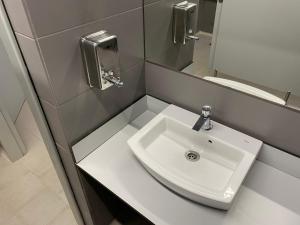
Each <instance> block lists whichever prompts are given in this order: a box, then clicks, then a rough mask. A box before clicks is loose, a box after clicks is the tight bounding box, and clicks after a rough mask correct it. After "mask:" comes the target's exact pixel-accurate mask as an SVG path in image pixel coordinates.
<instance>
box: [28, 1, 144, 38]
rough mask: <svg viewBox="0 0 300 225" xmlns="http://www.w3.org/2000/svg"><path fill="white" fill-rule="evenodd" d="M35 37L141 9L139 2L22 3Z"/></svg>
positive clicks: (140, 2)
mask: <svg viewBox="0 0 300 225" xmlns="http://www.w3.org/2000/svg"><path fill="white" fill-rule="evenodd" d="M24 1H25V2H26V3H27V7H28V11H29V13H30V16H31V18H32V21H33V25H34V27H35V30H36V34H37V36H38V37H41V36H45V35H48V34H52V33H55V32H58V31H62V30H65V29H68V28H71V27H74V26H78V25H82V24H85V23H87V22H91V21H95V20H98V19H101V18H105V17H109V16H112V15H114V14H119V13H121V12H124V11H128V10H130V9H134V8H137V7H141V6H142V0H127V1H124V0H123V1H120V0H101V1H100V0H51V1H41V0H24Z"/></svg>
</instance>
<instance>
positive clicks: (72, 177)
mask: <svg viewBox="0 0 300 225" xmlns="http://www.w3.org/2000/svg"><path fill="white" fill-rule="evenodd" d="M57 149H58V153H59V155H60V158H61V160H62V163H63V166H64V169H65V171H66V174H67V177H68V179H69V181H70V183H71V186H72V190H73V192H74V194H75V198H76V201H77V203H78V206H79V208H80V211H81V213H82V215H83V218H84V221H85V223H86V224H87V225H94V224H93V222H92V217H91V214H90V210H89V208H88V204H87V201H86V198H85V195H84V192H83V188H82V186H81V183H80V178H79V176H78V172H77V168H76V166H75V163H74V161H73V158H72V153H71V150H68V149H64V148H62V147H61V146H58V145H57Z"/></svg>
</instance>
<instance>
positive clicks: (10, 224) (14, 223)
mask: <svg viewBox="0 0 300 225" xmlns="http://www.w3.org/2000/svg"><path fill="white" fill-rule="evenodd" d="M0 225H2V224H1V223H0ZM3 225H29V224H26V223H24V222H23V221H22V220H21V219H20V218H18V217H16V216H13V217H11V218H10V219H9V220H7V221H5V223H3Z"/></svg>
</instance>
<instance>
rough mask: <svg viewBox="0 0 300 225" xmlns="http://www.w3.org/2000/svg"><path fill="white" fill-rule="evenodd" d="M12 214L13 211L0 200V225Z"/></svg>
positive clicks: (3, 224)
mask: <svg viewBox="0 0 300 225" xmlns="http://www.w3.org/2000/svg"><path fill="white" fill-rule="evenodd" d="M13 216H14V211H13V210H12V209H10V208H9V207H8V205H7V204H5V203H3V202H0V225H5V224H6V223H7V221H8V220H9V219H10V218H12V217H13Z"/></svg>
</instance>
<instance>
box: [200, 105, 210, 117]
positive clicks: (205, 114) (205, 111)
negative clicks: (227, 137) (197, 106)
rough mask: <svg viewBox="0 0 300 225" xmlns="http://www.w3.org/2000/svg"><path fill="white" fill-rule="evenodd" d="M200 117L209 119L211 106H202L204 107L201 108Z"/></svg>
mask: <svg viewBox="0 0 300 225" xmlns="http://www.w3.org/2000/svg"><path fill="white" fill-rule="evenodd" d="M201 115H202V116H203V117H210V115H211V106H209V105H204V106H203V107H202V112H201Z"/></svg>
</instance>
